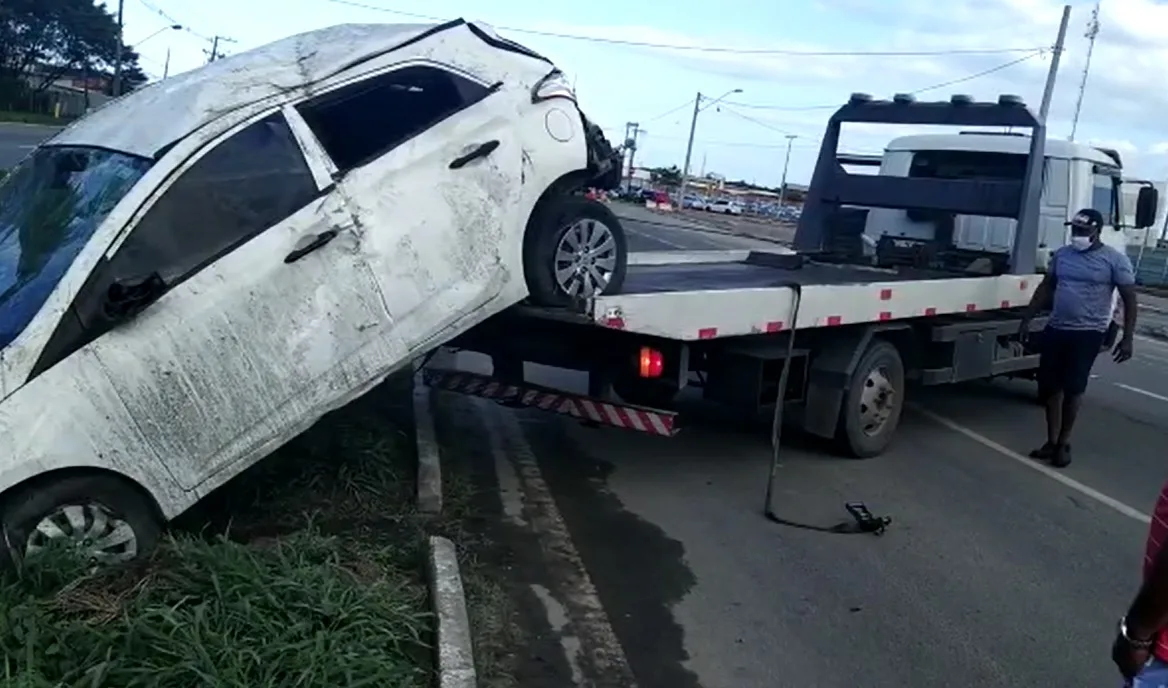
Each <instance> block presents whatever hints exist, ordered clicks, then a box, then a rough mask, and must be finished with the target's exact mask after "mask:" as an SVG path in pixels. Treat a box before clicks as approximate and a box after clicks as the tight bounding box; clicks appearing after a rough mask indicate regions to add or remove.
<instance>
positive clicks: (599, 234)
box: [523, 196, 629, 306]
mask: <svg viewBox="0 0 1168 688" xmlns="http://www.w3.org/2000/svg"><path fill="white" fill-rule="evenodd" d="M541 206H542V207H541V208H538V209H537V210H536V212H535V213H534V214H533V215H532V217H531V220H530V221H529V223H528V228H527V234H526V236H525V237H524V242H523V243H524V246H523V273H524V277H525V279H526V281H527V289H528V291H529V293H530V298H531V301H532V302H533V303H536V304H539V305H542V306H570V305H573V304H574V303H576V302H578V301H581V300H583V299H585V298H588V297H590V296H598V295H600V294H619V293H620V290H621V288H622V287H623V286H624V281H625V274H626V273H627V272H628V261H629V246H628V239H627V237H626V236H625V230H624V227H622V226H621V223H620V220H619V219H618V218H617V216H616V215H615V214H613V212H612V210H611V209H609V208H608V207H607V206H605V205H603V204H601V203H596V202H595V201H589V200H587V199H584V198H580V197H578V196H562V197H559V198H556V199H553V200H550V201H547V202H545V203H542V204H541ZM580 241H583V242H584V243H585V244H591V245H594V246H596V247H599V248H600V249H601V250H597V251H595V252H594V253H593V254H591V255H588V254H583V253H579V252H577V253H576V254H575V257H574V258H575V259H578V260H579V261H581V262H580V263H579V265H581V266H583V267H584V268H585V270H584V272H583V273H577V274H575V275H567V276H566V277H564V278H563V279H561V278H559V277H557V271H559V270H562V269H564V268H570V267H571V263H567V262H565V261H562V260H560V258H562V257H563V255H565V254H567V253H569V252H570V248H571V246H570V245H571V244H572V243H579V242H580ZM561 249H564V250H563V251H562V250H561ZM589 266H591V267H592V268H594V270H593V271H591V272H589V270H588V268H589ZM597 275H600V276H602V277H603V280H604V281H603V284H599V285H598V284H597V283H596V282H595V279H594V278H595V277H596V276H597ZM590 277H591V278H590ZM574 286H576V287H581V288H579V289H577V290H576V292H575V293H573V291H572V289H573V287H574Z"/></svg>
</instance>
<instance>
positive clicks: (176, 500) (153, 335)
mask: <svg viewBox="0 0 1168 688" xmlns="http://www.w3.org/2000/svg"><path fill="white" fill-rule="evenodd" d="M619 181H620V162H619V159H618V158H616V157H615V156H614V154H613V151H612V148H611V147H610V146H609V144H608V142H607V141H606V140H605V139H604V137H603V135H602V134H601V133H600V130H599V128H597V127H595V126H594V125H592V124H591V123H589V122H588V120H587V119H586V118H584V117H583V115H582V114H581V112H580V110H579V109H578V107H577V105H576V102H575V96H574V94H573V93H572V91H571V89H570V88H569V86H568V85H567V83H566V82H565V80H564V78H563V77H562V75H561V74H560V72H559V71H557V70H556V68H555V67H554V65H553V64H552V63H550V62H549V61H547V60H546V59H545V58H543V57H541V56H540V55H537V54H536V53H533V52H531V51H530V50H527V49H526V48H523V47H522V46H520V45H517V44H515V43H512V42H510V41H507V40H504V39H502V38H500V37H498V36H497V35H496V34H495V33H494V32H493V31H492V30H491V29H490V28H489V27H487V26H484V25H479V24H474V23H468V22H464V21H461V20H459V21H453V22H449V23H446V24H442V25H436V26H429V25H416V24H414V25H387V24H381V25H345V26H334V27H331V28H327V29H323V30H320V31H314V32H310V33H306V34H302V35H299V36H294V37H291V38H288V39H285V40H281V41H279V42H276V43H273V44H270V45H268V46H265V47H262V48H259V49H256V50H253V51H250V52H246V53H240V54H237V55H234V56H232V57H229V58H226V59H223V60H220V61H216V62H214V63H212V64H210V65H208V66H206V67H204V68H202V69H199V70H196V71H193V72H188V73H185V74H181V75H179V76H175V77H171V78H169V79H166V80H164V81H162V82H159V83H156V84H154V85H151V86H148V87H146V88H143V89H141V90H139V91H136V92H134V93H131V94H129V95H127V96H125V97H123V98H121V99H118V100H116V101H113V102H112V103H110V104H108V105H106V106H105V107H103V108H101V109H99V110H97V111H95V112H94V113H92V114H90V115H89V116H87V117H85V118H84V119H82V120H80V121H78V122H76V123H75V124H73V125H72V126H70V127H69V128H67V129H66V130H64V131H63V132H61V133H60V134H58V135H57V136H56V137H55V138H53V139H52V140H51V141H49V142H48V143H46V144H45V145H44V146H43V147H41V148H39V149H38V150H36V151H35V152H33V153H32V154H31V156H30V157H29V158H27V159H26V160H24V161H23V162H22V163H21V164H20V165H18V166H17V167H16V168H15V169H13V170H12V171H11V174H10V175H9V176H8V178H7V179H6V180H5V181H3V182H0V436H3V438H4V441H3V443H0V524H2V527H3V534H4V541H3V543H0V551H2V552H3V555H0V558H3V557H4V556H21V555H23V554H27V553H29V552H33V551H36V550H37V549H38V548H40V547H42V546H43V545H44V544H45V543H46V542H47V541H48V540H49V539H52V538H56V537H68V538H72V539H74V540H76V541H78V542H80V543H82V544H83V546H84V547H85V548H87V551H88V552H89V553H90V555H91V556H92V558H93V559H94V560H97V561H102V562H105V561H120V560H127V559H132V558H134V557H136V556H138V555H140V554H142V553H144V552H146V551H147V550H148V549H149V548H150V547H151V546H152V545H153V544H154V542H155V540H156V539H157V537H158V534H159V531H160V528H161V525H162V524H163V523H164V522H165V521H166V520H168V519H171V518H173V517H175V516H177V515H178V514H180V513H182V512H183V511H185V510H186V509H187V508H189V507H190V506H192V505H193V504H194V503H195V502H196V501H198V500H199V499H200V498H202V497H203V496H204V495H206V494H207V493H208V492H210V491H211V490H213V489H214V488H216V487H217V486H219V485H221V484H222V483H224V482H225V481H227V480H228V479H229V478H231V477H232V476H234V475H236V474H238V473H239V472H240V471H242V470H243V469H245V468H247V467H248V466H250V465H251V464H253V463H255V462H256V461H257V460H259V459H261V458H262V457H264V456H266V455H267V454H269V453H271V452H272V451H273V450H275V449H276V448H277V447H279V446H280V445H281V444H283V443H284V442H286V441H287V440H289V439H291V438H292V437H294V436H296V435H297V434H298V433H300V432H301V431H303V430H304V429H306V428H307V427H309V426H310V425H312V424H313V423H314V422H315V421H316V420H317V419H318V418H320V416H321V415H323V414H324V413H326V412H328V411H330V410H332V409H336V408H338V407H340V406H342V405H344V404H346V403H348V402H349V401H350V400H352V399H354V398H355V397H357V396H359V395H360V394H362V393H364V392H365V391H367V390H369V389H370V388H372V387H373V386H375V385H376V384H378V383H379V382H380V381H381V380H383V379H384V378H385V377H386V376H387V375H389V374H390V373H392V372H394V371H396V370H398V369H401V368H403V367H405V366H407V365H409V364H410V362H411V360H412V359H414V358H415V357H417V356H418V355H420V354H423V353H425V352H427V351H429V350H431V349H432V348H434V347H435V346H436V345H438V344H440V343H442V342H445V341H447V340H449V339H450V338H451V337H453V336H455V335H457V334H459V333H461V332H464V331H466V330H467V329H469V328H471V327H472V326H474V325H475V324H477V323H479V322H481V321H483V320H485V319H486V318H488V317H490V316H491V315H494V314H495V313H498V312H499V311H501V310H503V309H505V308H508V307H510V306H512V305H515V304H517V303H519V302H520V301H523V300H524V299H527V298H529V297H530V298H531V299H532V300H534V301H537V302H539V303H541V304H544V305H557V304H567V303H569V302H571V301H572V300H573V299H577V298H579V297H582V296H588V295H590V294H595V293H599V292H604V291H607V292H609V293H612V292H615V290H617V289H619V287H620V284H621V282H622V280H623V279H624V273H625V266H626V260H627V247H626V242H625V236H624V234H623V232H622V229H621V226H620V224H619V222H618V221H617V220H616V218H615V217H614V216H613V215H612V213H611V212H610V211H609V210H608V209H607V208H606V207H605V206H604V205H603V204H600V203H596V202H593V201H589V200H586V199H585V198H583V197H582V196H581V195H580V194H579V193H578V192H579V191H580V190H581V189H583V188H584V187H586V186H591V187H596V188H611V187H612V186H615V185H616V184H617V183H619Z"/></svg>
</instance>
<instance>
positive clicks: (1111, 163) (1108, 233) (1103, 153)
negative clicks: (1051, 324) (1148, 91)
mask: <svg viewBox="0 0 1168 688" xmlns="http://www.w3.org/2000/svg"><path fill="white" fill-rule="evenodd" d="M1030 143H1031V141H1030V136H1029V134H1021V133H1006V132H993V131H965V132H961V133H959V134H940V135H937V134H927V135H915V136H902V137H899V138H896V139H894V140H893V141H891V142H890V143H889V144H888V145H887V147H886V148H885V151H884V155H883V158H882V160H881V164H880V172H879V173H880V174H881V175H891V176H897V177H913V178H934V179H968V180H987V181H1019V180H1021V179H1022V178H1023V175H1025V173H1026V163H1027V155H1028V154H1029V152H1030ZM1042 171H1043V174H1042V191H1041V195H1040V200H1039V212H1038V253H1037V256H1036V267H1037V268H1038V269H1039V270H1044V269H1045V267H1046V265H1047V262H1048V261H1049V258H1050V255H1051V253H1052V252H1053V251H1054V250H1056V249H1057V248H1059V247H1060V246H1063V245H1064V244H1066V243H1067V240H1068V229H1067V227H1066V224H1065V223H1066V222H1067V221H1068V220H1069V219H1070V218H1071V216H1072V215H1074V213H1075V212H1076V211H1078V210H1079V209H1081V208H1094V209H1096V210H1098V211H1099V212H1100V213H1102V214H1103V217H1104V218H1105V219H1106V220H1107V223H1108V224H1107V226H1106V227H1104V229H1103V233H1102V240H1103V242H1104V243H1106V244H1108V245H1111V246H1113V247H1114V248H1116V249H1118V250H1120V251H1124V250H1125V248H1126V244H1127V234H1126V233H1125V232H1124V231H1123V230H1124V226H1123V224H1124V223H1123V218H1124V217H1125V214H1129V213H1130V212H1132V211H1134V208H1124V207H1122V201H1123V194H1122V193H1121V186H1122V184H1123V175H1122V172H1123V164H1122V160H1121V158H1120V156H1119V154H1118V153H1117V152H1116V151H1113V150H1108V149H1103V148H1097V147H1094V146H1090V145H1086V144H1082V143H1075V142H1071V141H1064V140H1061V139H1048V140H1047V141H1046V142H1045V156H1044V158H1043V170H1042ZM946 225H948V226H946ZM1016 225H1017V220H1015V219H1013V218H1008V217H986V216H980V215H955V216H952V217H951V218H944V219H939V218H937V217H936V216H932V215H928V214H921V213H914V212H913V211H912V210H904V209H896V208H873V209H871V210H870V211H869V213H868V216H867V221H866V223H865V228H864V234H865V238H866V240H867V241H866V243H869V244H874V243H876V242H877V241H879V239H880V238H881V237H884V236H891V237H898V238H904V239H916V240H933V239H934V238H935V236H936V234H937V233H938V232H942V233H951V239H950V240H951V242H952V246H953V247H954V248H955V249H958V250H961V251H967V252H969V253H971V254H972V253H991V254H1002V255H1009V254H1010V252H1011V250H1012V249H1013V244H1014V236H1015V234H1016Z"/></svg>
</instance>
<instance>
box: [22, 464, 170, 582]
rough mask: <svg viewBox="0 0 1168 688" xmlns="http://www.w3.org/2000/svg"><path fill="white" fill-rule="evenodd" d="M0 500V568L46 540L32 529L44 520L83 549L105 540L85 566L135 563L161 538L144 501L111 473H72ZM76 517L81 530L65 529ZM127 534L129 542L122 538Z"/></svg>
mask: <svg viewBox="0 0 1168 688" xmlns="http://www.w3.org/2000/svg"><path fill="white" fill-rule="evenodd" d="M3 501H4V504H3V507H2V508H0V528H2V530H3V535H4V539H3V541H0V564H4V565H9V566H10V565H12V564H13V563H15V562H18V561H22V560H24V559H25V558H26V557H27V556H28V555H29V554H32V553H34V552H35V551H36V549H37V548H40V547H42V546H44V545H45V544H46V543H47V542H48V541H49V540H51V539H52V538H47V537H46V536H45V535H44V532H43V529H42V530H38V526H40V525H41V524H44V523H46V522H47V521H52V523H53V524H55V525H57V526H58V529H59V530H60V531H61V532H62V533H63V536H64V537H67V538H69V539H72V540H75V541H76V543H77V544H78V545H79V546H80V547H81V548H82V550H83V551H84V549H85V547H86V544H85V543H86V542H87V541H90V540H93V539H96V540H97V541H98V542H97V543H94V544H95V545H100V543H101V541H102V540H107V541H110V542H111V543H112V544H111V545H110V546H109V547H106V548H99V547H96V546H95V547H93V548H92V549H91V550H90V551H89V552H88V558H89V560H90V562H91V563H94V564H100V565H108V564H121V563H129V562H131V561H136V560H140V559H142V558H143V557H145V556H147V555H149V554H150V552H151V551H153V549H154V547H155V545H157V544H158V539H159V537H160V536H161V534H162V525H163V524H162V520H161V518H160V517H159V515H158V513H157V511H156V509H155V508H154V504H153V503H152V502H151V501H150V498H149V497H147V496H146V495H145V494H144V493H143V492H142V491H141V490H140V489H139V488H138V487H137V486H135V485H133V484H132V483H130V482H129V481H128V480H125V479H122V478H119V477H116V476H112V475H73V476H65V477H62V478H59V479H52V480H51V481H50V482H37V483H34V484H33V485H31V486H29V487H28V488H25V489H23V490H18V491H17V492H16V493H14V494H12V495H11V496H5V497H4V500H3ZM67 508H69V512H68V513H66V511H65V510H66V509H67ZM77 515H80V516H81V517H82V518H83V519H84V524H85V525H84V526H83V527H81V528H76V527H74V526H72V525H71V519H70V518H69V516H74V517H75V516H77ZM101 523H104V524H105V525H104V526H103V525H101ZM94 528H96V529H94ZM127 534H128V535H129V537H130V539H129V540H126V539H125V538H126V537H127Z"/></svg>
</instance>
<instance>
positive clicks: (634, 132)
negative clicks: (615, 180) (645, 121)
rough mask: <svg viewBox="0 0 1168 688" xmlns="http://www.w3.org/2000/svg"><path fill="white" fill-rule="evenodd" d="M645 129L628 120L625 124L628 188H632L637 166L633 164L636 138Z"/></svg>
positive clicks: (635, 153)
mask: <svg viewBox="0 0 1168 688" xmlns="http://www.w3.org/2000/svg"><path fill="white" fill-rule="evenodd" d="M644 133H645V130H644V129H642V128H641V125H640V124H639V123H637V122H629V123H628V124H627V125H625V147H626V148H628V150H629V181H628V188H630V189H631V188H633V174H634V173H635V172H636V171H637V168H636V167H635V166H634V165H633V163H634V161H635V159H636V157H637V139H638V138H639V137H640V136H641V134H644Z"/></svg>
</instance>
